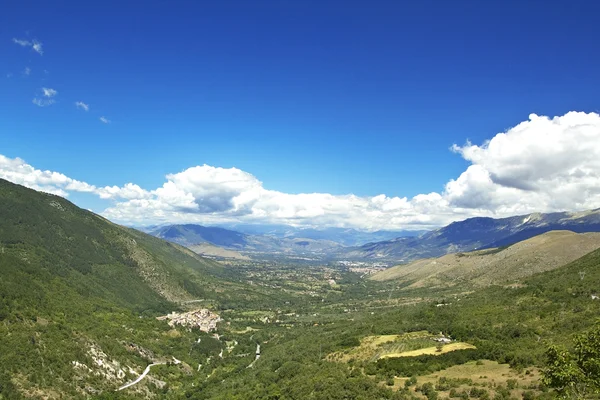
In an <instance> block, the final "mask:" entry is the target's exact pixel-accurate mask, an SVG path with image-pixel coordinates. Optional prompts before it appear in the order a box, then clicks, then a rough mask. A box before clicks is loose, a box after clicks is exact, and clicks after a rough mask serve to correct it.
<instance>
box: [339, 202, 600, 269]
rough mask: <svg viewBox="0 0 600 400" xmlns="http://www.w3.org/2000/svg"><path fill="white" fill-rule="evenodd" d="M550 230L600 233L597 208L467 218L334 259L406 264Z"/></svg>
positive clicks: (359, 247) (364, 246)
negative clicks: (578, 210) (414, 235)
mask: <svg viewBox="0 0 600 400" xmlns="http://www.w3.org/2000/svg"><path fill="white" fill-rule="evenodd" d="M553 230H569V231H573V232H577V233H583V232H600V209H596V210H589V211H583V212H556V213H548V214H542V213H533V214H528V215H521V216H515V217H508V218H499V219H494V218H482V217H477V218H469V219H466V220H464V221H459V222H453V223H451V224H450V225H448V226H445V227H443V228H440V229H437V230H433V231H430V232H427V233H424V234H422V235H420V236H418V237H401V238H395V239H392V240H387V241H382V242H374V243H368V244H365V245H363V246H358V247H353V248H347V249H344V250H343V251H342V252H340V253H338V254H336V257H337V258H345V259H363V260H365V259H366V260H386V261H395V262H408V261H412V260H417V259H420V258H430V257H439V256H441V255H444V254H450V253H458V252H464V251H472V250H477V249H486V248H494V247H501V246H506V245H510V244H513V243H517V242H520V241H522V240H526V239H529V238H532V237H534V236H537V235H540V234H542V233H545V232H549V231H553Z"/></svg>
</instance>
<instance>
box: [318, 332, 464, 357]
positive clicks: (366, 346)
mask: <svg viewBox="0 0 600 400" xmlns="http://www.w3.org/2000/svg"><path fill="white" fill-rule="evenodd" d="M434 337H435V335H433V334H431V333H429V332H427V331H418V332H409V333H404V334H402V335H377V336H367V337H364V338H362V339H361V340H360V346H357V347H353V348H351V349H346V350H344V351H339V352H335V353H331V354H329V355H328V356H327V359H328V360H331V361H339V362H348V361H349V360H352V359H354V360H369V361H376V360H377V359H379V358H383V357H386V356H387V355H388V354H401V353H404V352H409V351H413V350H415V349H422V350H417V351H423V350H426V349H428V347H429V346H430V345H431V344H432V343H433V340H432V339H433V338H434ZM465 345H466V346H469V345H467V344H465ZM464 348H468V347H464ZM434 349H435V348H434ZM455 350H458V348H455ZM446 351H452V350H446Z"/></svg>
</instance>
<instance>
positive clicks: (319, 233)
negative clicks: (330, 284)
mask: <svg viewBox="0 0 600 400" xmlns="http://www.w3.org/2000/svg"><path fill="white" fill-rule="evenodd" d="M224 227H225V228H228V229H233V230H235V231H238V232H243V233H246V234H250V235H269V236H275V237H278V238H306V239H314V240H328V241H331V242H337V243H339V244H341V245H344V246H360V245H362V244H365V243H370V242H379V241H383V240H390V239H394V238H398V237H414V236H419V235H421V234H423V233H425V232H426V231H375V232H367V231H361V230H358V229H353V228H323V229H317V228H302V227H293V226H289V225H258V224H229V225H224Z"/></svg>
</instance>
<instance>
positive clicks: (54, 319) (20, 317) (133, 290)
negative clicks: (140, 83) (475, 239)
mask: <svg viewBox="0 0 600 400" xmlns="http://www.w3.org/2000/svg"><path fill="white" fill-rule="evenodd" d="M0 276H1V279H0V365H1V366H2V368H1V369H0V399H7V398H8V399H12V398H21V397H24V398H48V399H50V398H149V397H155V398H174V399H178V398H197V399H212V398H219V399H265V398H268V399H281V400H283V399H298V400H300V399H307V398H311V399H333V398H339V399H403V398H412V397H415V398H425V396H427V398H438V397H437V396H438V394H437V393H438V392H439V394H440V395H439V396H441V397H440V398H443V397H444V396H446V397H448V396H450V391H449V387H450V386H449V384H448V382H447V381H445V382H438V384H436V385H435V386H434V385H431V386H427V385H425V384H424V383H423V381H422V379H434V378H431V377H429V378H427V377H426V376H427V375H428V374H431V373H437V371H439V370H441V369H447V368H449V367H452V366H456V365H461V364H464V363H465V362H467V361H471V362H472V363H473V364H472V368H478V367H477V365H479V364H475V362H478V363H479V362H482V361H481V360H482V359H484V360H485V359H487V360H492V361H485V363H483V362H482V364H481V368H487V366H489V365H492V364H493V363H494V362H499V363H503V364H504V366H503V367H502V368H506V369H508V366H507V365H506V364H510V366H511V367H512V369H511V370H510V371H511V372H510V373H511V374H513V375H514V376H515V377H518V376H523V377H524V376H525V375H524V374H525V372H523V371H524V370H525V369H527V368H533V369H532V371H534V372H532V373H531V374H530V375H528V378H523V379H526V380H527V385H529V386H531V387H529V386H527V387H525V386H523V385H525V383H520V384H521V385H522V387H520V388H519V387H517V386H514V382H512V381H511V382H510V385H512V386H514V387H513V388H512V389H510V388H508V387H507V385H508V381H509V380H510V379H509V378H507V377H496V378H498V379H500V381H494V382H492V380H491V379H487V378H481V379H479V381H477V382H475V383H473V382H471V383H469V385H470V386H468V385H467V387H466V389H465V385H466V384H464V382H470V381H469V379H470V378H468V377H463V376H460V375H459V376H458V377H457V378H456V379H458V380H454V381H452V382H453V383H452V385H454V384H456V383H457V382H463V383H461V385H463V386H461V387H460V388H459V389H460V390H462V392H461V393H462V394H461V396H462V397H463V398H464V396H465V395H466V396H467V397H468V396H469V395H467V394H466V392H465V390H467V389H469V390H470V391H471V392H470V393H471V394H473V396H475V395H476V396H478V397H479V398H486V397H485V396H488V397H487V398H490V396H491V395H493V394H494V393H496V395H495V397H494V398H507V399H508V398H511V396H512V398H520V396H521V394H523V396H524V397H525V393H526V392H527V396H528V398H534V397H536V396H537V397H539V398H552V396H553V392H551V391H550V392H547V388H545V387H542V386H543V385H541V386H539V387H538V383H539V382H541V381H540V379H539V377H540V374H539V370H538V368H544V367H545V363H546V358H545V356H544V354H545V352H546V349H547V348H548V346H550V345H553V344H569V343H571V338H572V337H573V335H574V334H576V333H579V332H583V331H585V330H586V329H588V328H590V327H591V326H592V325H593V324H594V322H595V321H596V320H597V318H598V316H599V315H600V299H597V298H596V296H597V295H599V293H598V288H599V286H598V284H599V283H600V250H596V251H594V252H592V253H589V254H588V255H586V256H584V257H582V258H580V259H578V260H576V261H574V262H572V263H570V264H568V265H566V266H563V267H560V268H558V269H556V270H553V271H549V272H545V273H541V274H538V275H534V276H531V277H529V278H527V279H524V280H521V281H520V282H518V283H516V284H511V285H504V286H491V287H488V288H484V289H480V290H477V291H472V285H468V286H465V287H460V285H459V286H456V287H453V288H452V289H448V288H445V289H443V290H432V289H431V288H428V287H419V288H414V287H407V286H406V285H405V286H402V285H399V284H398V283H397V282H389V283H381V282H373V281H368V280H364V279H362V278H361V277H360V276H359V275H357V274H354V273H351V272H347V271H346V272H344V271H340V270H336V269H332V268H329V267H320V268H316V267H311V268H305V269H303V268H302V267H301V266H294V265H280V264H277V263H262V264H261V263H256V264H252V263H246V262H240V264H239V265H229V266H228V267H227V268H224V267H222V266H221V264H218V263H216V262H213V261H210V260H206V259H203V258H201V257H199V256H198V255H196V254H195V253H193V252H191V251H190V250H188V249H185V248H183V247H180V246H178V245H175V244H170V243H167V242H165V241H162V240H160V239H157V238H154V237H151V236H148V235H145V234H143V233H141V232H138V231H135V230H131V229H127V228H123V227H120V226H117V225H114V224H112V223H110V222H109V221H106V220H105V219H103V218H101V217H99V216H97V215H95V214H93V213H90V212H87V211H84V210H81V209H79V208H77V207H75V206H74V205H73V204H71V203H70V202H68V201H67V200H65V199H63V198H60V197H57V196H53V195H48V194H42V193H38V192H35V191H33V190H29V189H26V188H23V187H21V186H18V185H13V184H10V183H8V182H6V181H1V180H0ZM331 281H334V282H335V283H332V282H331ZM191 305H193V307H199V306H201V307H207V308H210V309H211V310H213V311H215V312H217V313H219V314H220V315H221V316H222V317H223V318H224V320H225V321H224V322H222V323H221V324H220V325H219V327H218V330H217V333H218V334H219V336H218V337H216V336H215V337H212V336H211V335H210V334H206V333H201V332H199V331H197V330H193V331H192V330H188V329H185V328H171V327H169V326H168V325H167V324H166V322H164V321H158V320H156V318H155V317H156V316H160V315H165V314H167V313H169V312H172V311H177V310H182V311H183V310H187V309H188V307H192V306H191ZM419 332H425V335H426V336H427V335H428V337H429V338H427V339H425V338H423V337H421V338H417V339H415V340H413V341H412V342H410V341H408V342H406V341H405V342H402V340H404V339H402V338H403V337H404V336H403V335H404V334H409V335H412V334H415V333H416V334H417V336H418V335H419ZM439 332H443V333H444V334H446V335H449V336H451V337H452V338H453V339H455V340H456V341H457V342H458V343H460V342H464V343H467V344H468V345H469V346H470V347H471V348H469V349H465V350H456V351H452V352H447V353H443V354H442V353H440V354H436V355H431V354H430V355H419V356H410V357H398V356H394V357H389V358H383V357H378V356H376V355H375V356H374V357H370V358H369V357H367V358H360V357H359V358H355V357H354V356H353V355H354V354H359V353H357V352H355V351H354V350H353V349H355V348H356V347H357V346H360V345H361V343H362V342H363V340H364V339H365V338H371V339H369V340H371V341H373V340H378V339H377V338H380V335H390V337H392V338H396V339H391V340H392V341H393V340H396V342H395V343H391V344H390V346H397V349H400V347H402V346H404V347H403V348H404V349H405V350H406V349H408V350H415V349H419V348H425V347H428V346H433V345H435V343H434V342H432V341H431V336H432V335H438V334H439ZM386 340H387V339H386ZM417 345H418V346H417ZM473 345H474V346H475V347H476V349H473V348H472V347H473ZM406 346H417V347H410V348H409V347H406ZM419 346H420V347H419ZM467 347H468V346H467ZM465 348H466V347H465ZM258 349H260V358H259V359H256V356H255V352H256V351H258ZM373 354H376V353H373ZM176 360H177V363H176V362H175V361H176ZM151 363H168V364H167V365H158V366H154V367H153V369H152V370H151V372H150V373H149V374H148V376H147V377H146V378H145V379H144V381H143V382H141V383H140V384H138V385H136V386H135V387H132V388H128V389H126V390H123V391H116V389H117V388H119V387H120V386H121V385H123V384H125V383H127V382H131V381H132V380H133V379H135V378H136V377H138V376H139V375H140V374H141V373H142V371H143V370H144V369H145V368H146V366H148V365H149V364H151ZM490 363H491V364H490ZM494 365H498V364H494ZM486 373H487V372H482V374H481V375H484V374H486ZM534 373H535V376H533V375H534ZM513 375H511V376H513ZM411 376H416V378H414V380H416V381H417V385H414V384H413V386H410V385H407V386H406V387H407V389H405V388H404V381H403V379H404V380H406V379H408V378H409V377H411ZM453 379H454V378H453ZM461 379H462V380H461ZM511 379H512V378H511ZM519 379H521V378H519ZM411 382H413V378H411ZM409 386H410V388H409ZM415 387H418V388H419V390H420V392H418V393H416V392H414V390H412V389H414V388H415ZM444 387H445V388H446V389H443V388H444ZM411 388H412V389H411ZM453 388H454V387H453ZM454 389H456V388H454ZM456 390H458V389H456ZM456 390H455V392H456ZM511 390H512V392H511ZM484 392H485V394H484ZM473 396H471V397H473ZM515 396H516V397H515ZM532 396H533V397H532Z"/></svg>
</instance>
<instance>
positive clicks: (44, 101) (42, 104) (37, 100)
mask: <svg viewBox="0 0 600 400" xmlns="http://www.w3.org/2000/svg"><path fill="white" fill-rule="evenodd" d="M32 102H33V104H35V105H36V106H38V107H47V106H51V105H52V104H54V103H56V101H55V100H54V99H40V98H39V97H34V99H33V100H32Z"/></svg>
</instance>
